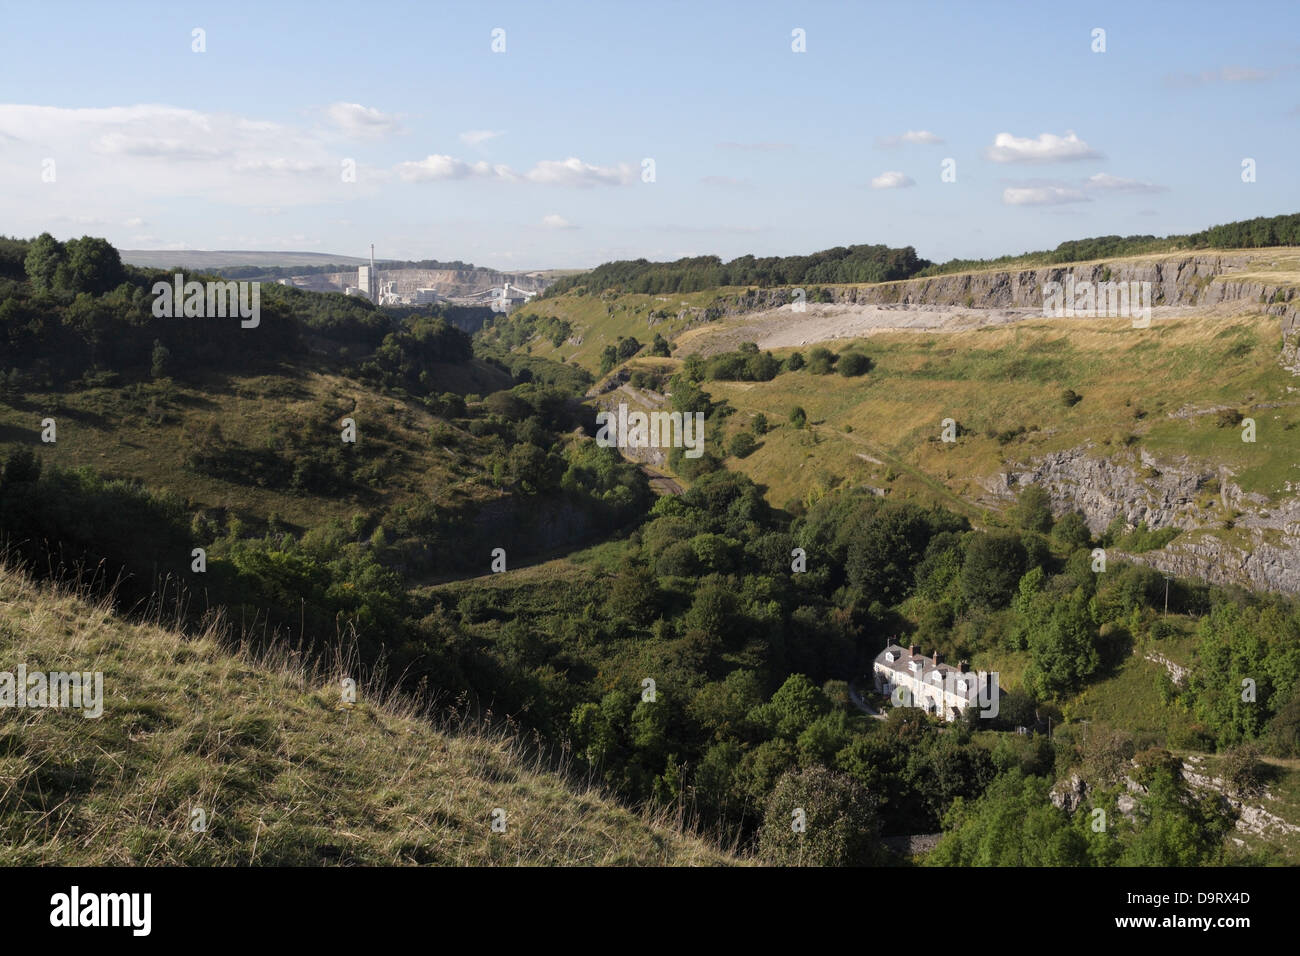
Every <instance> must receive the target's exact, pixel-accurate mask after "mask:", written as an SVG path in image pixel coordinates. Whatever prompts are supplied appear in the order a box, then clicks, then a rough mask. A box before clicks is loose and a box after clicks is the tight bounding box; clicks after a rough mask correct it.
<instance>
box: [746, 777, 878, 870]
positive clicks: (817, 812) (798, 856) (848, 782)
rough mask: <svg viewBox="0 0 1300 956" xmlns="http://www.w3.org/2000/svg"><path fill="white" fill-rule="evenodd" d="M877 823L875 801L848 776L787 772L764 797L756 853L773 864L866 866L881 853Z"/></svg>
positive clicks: (872, 862)
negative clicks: (764, 805)
mask: <svg viewBox="0 0 1300 956" xmlns="http://www.w3.org/2000/svg"><path fill="white" fill-rule="evenodd" d="M798 811H802V813H801V814H800V815H799V816H796V813H797V812H798ZM796 820H798V821H799V823H800V825H801V826H800V828H799V829H796V826H795V822H796ZM879 827H880V822H879V817H878V816H877V814H876V800H875V799H874V798H873V797H872V796H871V795H870V794H868V792H867V790H866V788H865V787H863V786H862V784H860V783H858V782H857V781H856V780H854V779H853V778H852V777H850V776H849V775H848V774H846V773H841V772H839V771H835V770H828V769H826V768H825V767H809V768H808V769H806V770H799V771H792V772H787V773H785V774H783V775H782V776H781V778H780V779H779V780H777V782H776V786H775V787H773V789H772V792H771V794H770V795H769V797H768V799H767V805H766V807H765V809H764V813H763V823H762V826H761V828H760V830H759V856H760V857H761V858H762V859H763V861H764V862H765V863H769V864H771V865H773V866H870V865H872V864H875V863H879V862H880V861H881V859H882V855H883V854H882V852H881V849H880V841H879V838H878V831H879Z"/></svg>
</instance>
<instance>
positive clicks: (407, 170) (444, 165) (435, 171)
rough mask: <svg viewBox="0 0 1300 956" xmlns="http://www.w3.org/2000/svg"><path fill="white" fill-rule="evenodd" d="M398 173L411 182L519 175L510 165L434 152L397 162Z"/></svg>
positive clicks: (500, 177)
mask: <svg viewBox="0 0 1300 956" xmlns="http://www.w3.org/2000/svg"><path fill="white" fill-rule="evenodd" d="M397 175H398V176H400V177H401V178H402V179H404V180H406V181H407V182H409V183H422V182H438V181H441V180H446V179H472V178H478V179H508V180H514V179H518V178H519V177H518V176H516V175H515V174H514V173H513V172H511V170H510V168H509V167H508V166H493V165H492V164H491V163H488V162H484V161H483V160H480V161H478V162H476V163H467V162H465V160H463V159H457V158H456V157H455V156H447V155H444V154H440V153H434V154H432V155H429V156H426V157H425V158H424V159H421V160H418V161H414V162H405V163H398V164H397Z"/></svg>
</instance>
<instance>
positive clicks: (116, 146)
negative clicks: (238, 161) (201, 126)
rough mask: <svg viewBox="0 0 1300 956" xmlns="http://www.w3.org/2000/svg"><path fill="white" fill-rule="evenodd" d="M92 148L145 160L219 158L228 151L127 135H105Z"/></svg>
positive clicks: (201, 144)
mask: <svg viewBox="0 0 1300 956" xmlns="http://www.w3.org/2000/svg"><path fill="white" fill-rule="evenodd" d="M91 149H93V150H94V151H95V152H97V153H102V154H104V155H107V156H138V157H141V158H145V159H175V160H188V159H200V160H201V159H220V158H221V157H222V156H227V155H229V150H228V149H226V148H224V147H220V146H211V145H208V144H206V143H198V142H192V141H186V140H181V139H164V138H160V137H157V136H132V135H129V134H126V133H106V134H104V135H103V136H101V137H99V138H98V139H97V140H95V141H94V142H93V143H92V144H91Z"/></svg>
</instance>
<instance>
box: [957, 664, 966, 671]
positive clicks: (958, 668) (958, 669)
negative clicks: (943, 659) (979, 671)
mask: <svg viewBox="0 0 1300 956" xmlns="http://www.w3.org/2000/svg"><path fill="white" fill-rule="evenodd" d="M957 673H958V674H964V673H966V662H965V661H958V662H957Z"/></svg>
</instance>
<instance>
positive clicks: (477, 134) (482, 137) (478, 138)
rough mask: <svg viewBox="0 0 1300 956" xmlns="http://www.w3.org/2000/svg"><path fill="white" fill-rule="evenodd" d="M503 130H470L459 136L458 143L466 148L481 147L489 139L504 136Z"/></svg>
mask: <svg viewBox="0 0 1300 956" xmlns="http://www.w3.org/2000/svg"><path fill="white" fill-rule="evenodd" d="M504 135H505V130H503V129H496V130H494V129H471V130H466V131H465V132H463V133H461V134H460V141H461V142H462V143H464V144H465V145H466V146H481V145H482V144H483V143H486V142H487V141H488V140H490V139H496V138H497V137H498V136H504Z"/></svg>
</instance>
